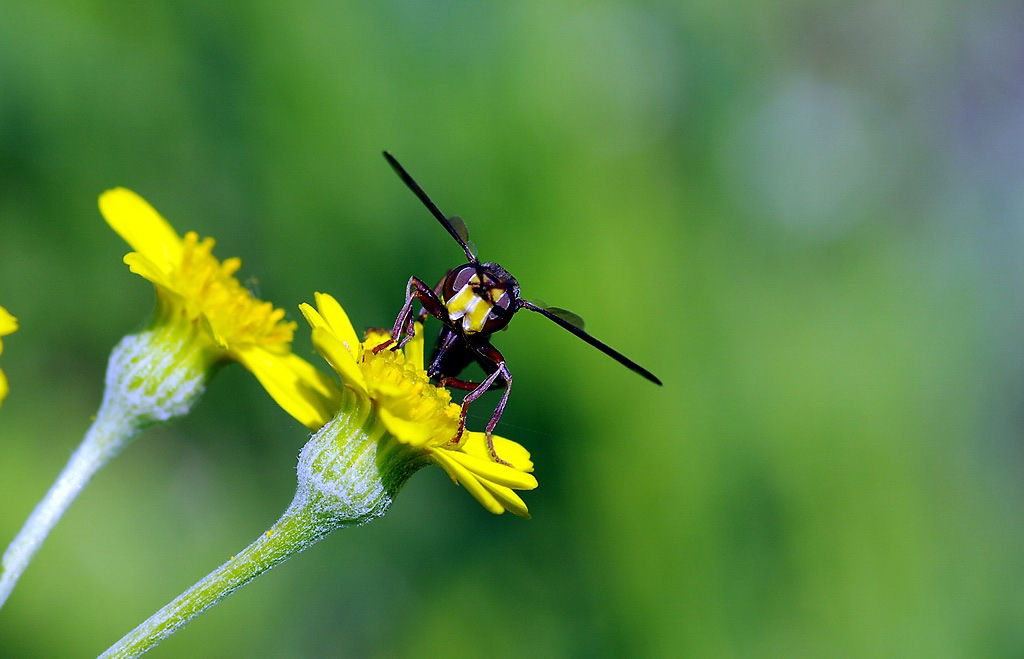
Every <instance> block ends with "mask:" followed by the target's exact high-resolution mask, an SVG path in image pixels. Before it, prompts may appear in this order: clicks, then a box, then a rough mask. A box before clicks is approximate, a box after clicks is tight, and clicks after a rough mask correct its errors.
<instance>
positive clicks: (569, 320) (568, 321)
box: [519, 300, 661, 385]
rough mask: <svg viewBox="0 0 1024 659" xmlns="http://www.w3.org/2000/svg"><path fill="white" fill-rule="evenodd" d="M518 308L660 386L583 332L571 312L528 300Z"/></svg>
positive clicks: (651, 376) (580, 321)
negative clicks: (571, 335)
mask: <svg viewBox="0 0 1024 659" xmlns="http://www.w3.org/2000/svg"><path fill="white" fill-rule="evenodd" d="M519 308H520V309H529V310H530V311H536V312H537V313H539V314H540V315H542V316H544V317H545V318H547V319H548V320H551V321H552V322H554V323H555V324H556V325H558V326H559V327H562V328H563V329H565V330H568V331H569V332H570V333H572V334H574V335H576V336H577V337H579V338H581V339H583V340H584V341H586V342H587V343H589V344H590V345H592V346H594V347H595V348H597V349H598V350H600V351H601V352H603V353H604V354H606V355H608V356H609V357H611V358H612V359H614V360H615V361H617V362H619V363H620V364H622V365H623V366H625V367H626V368H628V369H629V370H631V371H633V372H634V373H637V374H639V375H642V376H643V377H645V378H646V379H648V380H650V381H651V382H653V383H654V384H657V385H660V384H661V380H659V379H658V376H656V375H655V374H654V373H651V372H650V371H648V370H647V369H646V368H644V367H643V366H641V365H640V364H637V363H636V362H635V361H633V360H632V359H630V358H629V357H627V356H625V355H624V354H622V353H621V352H619V351H618V350H616V349H615V348H612V347H611V346H609V345H608V344H606V343H603V342H601V341H598V340H597V339H595V338H594V337H592V336H590V335H589V334H587V333H586V332H585V331H583V319H582V318H580V317H579V316H577V315H576V314H574V313H572V312H571V311H566V310H565V309H559V308H557V307H542V306H540V305H538V304H536V303H534V302H530V301H529V300H520V301H519Z"/></svg>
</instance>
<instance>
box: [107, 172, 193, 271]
mask: <svg viewBox="0 0 1024 659" xmlns="http://www.w3.org/2000/svg"><path fill="white" fill-rule="evenodd" d="M100 212H101V213H103V217H104V218H105V219H106V220H107V224H109V225H110V227H111V228H112V229H113V230H114V231H116V232H117V233H118V234H119V235H120V236H121V237H122V238H124V240H125V242H127V243H128V244H129V245H131V246H132V249H134V250H135V251H136V252H139V253H140V254H142V255H143V256H145V257H146V258H148V259H149V260H150V261H152V262H153V263H155V264H156V265H157V267H158V268H161V269H167V268H170V267H174V266H176V265H177V264H178V263H180V262H181V253H182V247H181V237H180V236H179V235H178V233H177V232H176V231H175V230H174V228H173V227H172V226H171V225H170V224H168V222H167V220H165V219H164V218H162V217H161V216H160V214H159V213H157V212H156V210H155V209H154V208H153V207H152V206H150V205H149V203H148V202H146V200H145V199H143V198H142V197H140V196H139V195H137V194H135V193H134V192H132V191H131V190H128V189H126V188H114V189H113V190H107V191H106V192H104V193H103V194H101V195H100Z"/></svg>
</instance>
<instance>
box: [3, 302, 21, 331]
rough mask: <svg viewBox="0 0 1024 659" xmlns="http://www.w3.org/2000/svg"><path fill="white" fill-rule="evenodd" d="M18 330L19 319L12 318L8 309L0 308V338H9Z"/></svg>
mask: <svg viewBox="0 0 1024 659" xmlns="http://www.w3.org/2000/svg"><path fill="white" fill-rule="evenodd" d="M17 329H18V319H17V318H15V317H14V316H12V315H11V314H10V313H9V312H8V311H7V309H4V308H3V307H0V336H7V335H8V334H10V333H11V332H14V331H15V330H17Z"/></svg>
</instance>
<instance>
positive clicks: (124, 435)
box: [0, 327, 211, 607]
mask: <svg viewBox="0 0 1024 659" xmlns="http://www.w3.org/2000/svg"><path fill="white" fill-rule="evenodd" d="M210 366H211V365H210V363H209V358H208V356H207V355H206V353H205V351H204V350H202V349H201V348H199V347H197V342H194V341H191V340H188V338H187V337H183V336H182V335H181V333H180V332H171V331H169V329H168V328H166V327H156V328H153V329H151V330H147V331H144V332H141V333H139V334H133V335H130V336H126V337H125V338H124V339H122V340H121V342H120V343H118V344H117V346H116V347H115V348H114V350H113V351H112V352H111V355H110V361H109V363H108V365H107V375H106V387H105V389H104V393H103V403H102V404H101V405H100V410H99V412H98V413H97V414H96V420H95V421H94V422H93V424H92V426H91V427H90V428H89V431H88V432H87V433H86V435H85V438H84V439H83V440H82V443H81V444H80V445H79V446H78V449H76V450H75V452H74V453H73V454H72V456H71V459H70V460H69V461H68V463H67V465H66V466H65V467H64V470H63V471H62V472H61V473H60V476H59V477H58V478H57V480H56V482H55V483H54V484H53V485H52V486H51V487H50V490H49V491H48V492H47V493H46V496H44V497H43V500H42V501H40V502H39V503H38V504H37V505H36V508H35V510H33V511H32V514H31V516H29V518H28V521H26V522H25V525H24V526H23V527H22V529H21V531H19V532H18V535H17V537H16V538H15V539H14V541H13V542H11V544H10V546H8V548H7V551H5V552H4V556H3V562H2V566H3V572H2V573H0V607H2V606H3V604H4V602H6V601H7V598H8V596H10V594H11V591H12V590H14V586H15V585H16V584H17V583H18V579H19V578H20V577H21V575H22V573H23V572H24V571H25V568H27V567H28V564H29V563H30V562H31V561H32V558H33V557H34V556H35V554H36V552H37V551H39V548H40V547H41V546H42V544H43V541H44V540H45V539H46V536H48V535H49V534H50V531H51V530H53V527H54V526H56V524H57V522H58V521H59V520H60V518H61V516H62V515H63V514H64V512H65V511H66V510H67V509H68V506H70V505H71V502H72V501H74V500H75V497H77V496H78V494H79V492H81V491H82V488H84V487H85V486H86V484H88V482H89V480H90V479H91V478H92V476H93V475H94V474H95V473H96V472H97V471H99V470H100V469H101V468H102V467H103V466H104V465H105V464H107V463H108V462H109V461H110V460H111V459H112V458H113V457H114V456H116V455H117V454H118V453H120V452H121V450H122V449H123V448H124V447H125V446H127V445H128V444H129V443H130V442H131V441H132V440H133V439H134V438H135V437H136V436H137V435H138V434H139V432H140V431H141V430H143V429H144V428H145V427H146V426H149V425H152V424H153V423H156V422H158V421H164V420H167V419H169V418H172V417H175V416H180V415H183V414H186V413H187V412H188V410H189V408H190V407H191V406H192V403H193V402H194V401H195V400H196V399H197V398H198V397H199V396H200V395H201V394H202V392H203V387H204V385H205V382H206V379H207V377H208V372H209V371H210Z"/></svg>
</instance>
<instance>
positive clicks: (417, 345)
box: [300, 293, 537, 517]
mask: <svg viewBox="0 0 1024 659" xmlns="http://www.w3.org/2000/svg"><path fill="white" fill-rule="evenodd" d="M316 303H317V308H316V309H314V308H313V307H312V306H310V305H308V304H302V305H300V309H302V313H303V315H305V317H306V320H307V321H309V324H310V325H311V326H312V328H313V345H314V346H315V347H316V349H317V351H319V352H320V354H321V355H323V357H324V359H326V360H327V362H328V363H330V365H331V366H332V367H333V368H334V370H335V371H337V373H338V375H339V376H340V377H341V380H342V384H343V385H344V386H345V387H346V388H347V389H349V390H351V391H353V392H355V393H356V394H357V395H358V396H359V397H360V398H363V399H368V400H370V401H372V404H373V410H374V412H375V413H376V416H377V417H378V419H379V420H380V422H381V423H382V424H383V426H384V428H385V429H386V431H387V432H386V435H387V437H388V438H389V439H390V440H393V441H395V442H397V443H398V444H400V445H402V447H404V448H405V449H407V450H408V451H409V452H410V457H412V458H415V459H420V460H422V459H423V458H426V460H427V461H430V462H434V463H436V464H438V465H440V466H441V467H442V468H443V469H444V470H445V471H446V472H448V475H449V476H450V477H451V478H452V480H453V481H455V482H457V483H460V484H462V485H463V486H464V487H465V488H466V489H467V490H469V492H470V493H471V494H472V495H473V496H474V497H475V498H476V499H477V501H479V502H480V503H481V504H482V505H483V506H484V507H485V508H486V509H487V510H489V511H491V512H493V513H503V512H505V511H506V510H508V511H510V512H512V513H514V514H516V515H519V516H521V517H529V513H528V511H527V508H526V504H525V503H523V500H522V499H520V498H519V495H517V494H516V493H515V492H514V491H513V490H514V489H516V490H532V489H533V488H535V487H537V479H536V478H534V477H533V476H532V475H531V474H530V473H529V472H531V471H533V463H532V462H531V461H530V454H529V453H528V452H527V451H526V449H524V448H523V447H522V446H520V445H519V444H517V443H515V442H513V441H511V440H508V439H504V438H502V437H496V436H495V437H493V440H494V443H495V447H496V448H497V450H498V452H499V453H500V454H501V456H502V457H503V458H504V459H505V460H506V461H507V462H508V463H509V464H508V465H504V464H500V463H497V462H495V461H493V460H492V459H491V458H490V456H489V453H488V450H487V443H486V436H485V435H484V433H481V432H471V431H469V430H466V431H463V433H462V435H461V436H460V437H456V435H457V433H458V428H459V416H460V407H459V406H458V405H456V404H454V403H452V400H451V394H450V393H449V392H448V390H447V389H444V388H442V387H436V386H434V385H432V384H431V383H430V378H429V377H427V372H426V371H425V370H424V368H423V332H422V327H418V329H417V331H416V334H415V336H414V338H413V339H412V340H411V341H409V342H408V343H407V344H406V346H405V348H404V349H403V350H382V351H380V352H379V353H376V354H375V353H374V351H373V349H374V348H375V347H377V346H379V345H381V344H382V343H384V342H385V341H386V340H387V339H389V338H390V335H389V334H387V333H385V332H381V331H371V332H369V333H367V336H366V340H365V341H359V339H358V336H357V335H356V332H355V329H353V327H352V323H351V322H349V319H348V316H347V315H346V314H345V311H344V309H342V308H341V305H340V304H338V302H337V301H336V300H335V299H334V298H333V297H331V296H330V295H326V294H322V293H317V294H316Z"/></svg>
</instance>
